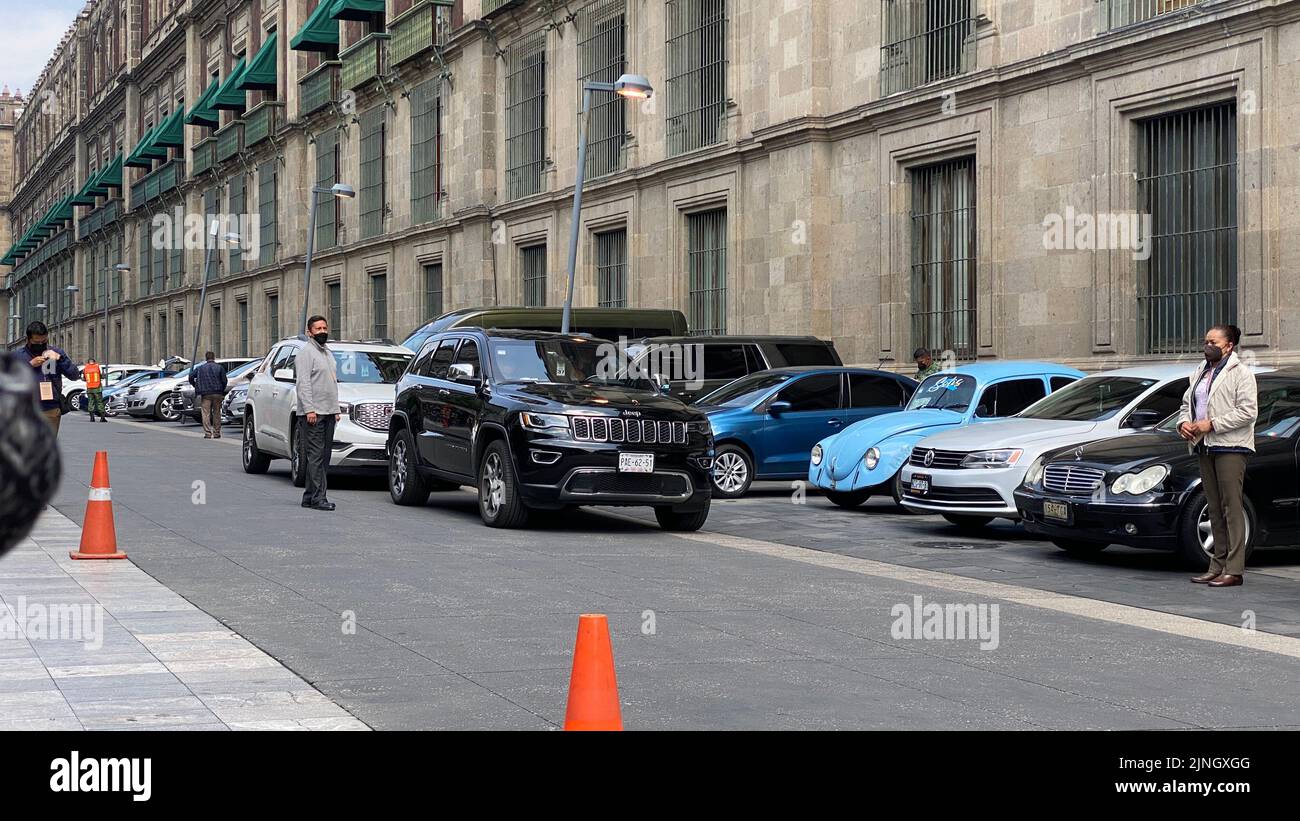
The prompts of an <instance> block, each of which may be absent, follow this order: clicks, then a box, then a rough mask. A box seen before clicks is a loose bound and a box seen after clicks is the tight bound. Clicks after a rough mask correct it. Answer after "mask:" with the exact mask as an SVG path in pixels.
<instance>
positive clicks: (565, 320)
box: [560, 74, 655, 334]
mask: <svg viewBox="0 0 1300 821" xmlns="http://www.w3.org/2000/svg"><path fill="white" fill-rule="evenodd" d="M596 91H600V92H603V93H605V94H617V95H618V96H620V97H623V98H624V99H630V100H648V99H650V97H651V96H652V95H653V94H654V91H655V90H654V87H653V86H651V85H650V81H649V80H648V79H646V78H645V77H643V76H642V75H640V74H624V75H623V76H621V77H619V78H618V80H617V81H615V82H612V83H583V84H582V110H581V111H579V112H578V116H579V117H581V118H582V123H581V124H580V125H579V126H578V180H577V182H576V183H574V186H573V224H572V225H570V226H569V290H568V293H567V294H566V295H565V297H564V314H563V316H562V317H561V319H560V333H562V334H567V333H568V332H569V318H570V316H571V315H572V314H573V280H574V277H575V276H576V275H577V270H578V226H579V223H580V219H579V218H580V217H581V216H582V184H583V182H584V181H585V180H586V177H587V124H588V122H590V120H591V111H590V110H591V95H592V92H596Z"/></svg>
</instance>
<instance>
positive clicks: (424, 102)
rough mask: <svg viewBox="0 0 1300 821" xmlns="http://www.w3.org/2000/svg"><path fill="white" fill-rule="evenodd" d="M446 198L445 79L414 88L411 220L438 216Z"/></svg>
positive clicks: (427, 219)
mask: <svg viewBox="0 0 1300 821" xmlns="http://www.w3.org/2000/svg"><path fill="white" fill-rule="evenodd" d="M441 201H442V78H440V77H439V78H435V79H433V80H429V81H427V82H424V83H421V84H420V85H418V86H416V87H415V88H414V89H413V90H412V91H411V221H412V222H413V223H416V224H419V223H425V222H433V221H434V220H436V219H438V216H439V215H438V204H439V203H440V202H441Z"/></svg>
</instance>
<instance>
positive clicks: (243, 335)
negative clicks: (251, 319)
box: [235, 299, 248, 356]
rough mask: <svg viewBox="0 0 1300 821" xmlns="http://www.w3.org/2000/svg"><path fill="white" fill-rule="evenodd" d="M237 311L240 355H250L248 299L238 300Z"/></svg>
mask: <svg viewBox="0 0 1300 821" xmlns="http://www.w3.org/2000/svg"><path fill="white" fill-rule="evenodd" d="M235 311H236V313H237V315H238V316H239V356H248V300H246V299H241V300H239V301H238V302H236V303H235Z"/></svg>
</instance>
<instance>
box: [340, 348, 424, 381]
mask: <svg viewBox="0 0 1300 821" xmlns="http://www.w3.org/2000/svg"><path fill="white" fill-rule="evenodd" d="M412 356H413V355H412V354H409V353H387V352H378V351H334V363H335V364H336V365H337V366H338V367H337V368H336V369H335V370H336V371H337V373H338V378H339V381H340V382H351V383H355V384H362V385H394V384H396V383H397V380H398V379H400V378H401V377H402V374H403V373H405V371H406V363H408V362H410V361H411V359H412Z"/></svg>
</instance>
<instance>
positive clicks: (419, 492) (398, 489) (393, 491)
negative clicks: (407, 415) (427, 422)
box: [388, 428, 429, 507]
mask: <svg viewBox="0 0 1300 821" xmlns="http://www.w3.org/2000/svg"><path fill="white" fill-rule="evenodd" d="M388 495H389V496H391V497H393V504H398V505H403V506H407V507H416V506H419V505H423V504H425V503H427V502H428V501H429V486H428V485H427V484H426V483H425V481H424V477H423V476H421V475H420V471H419V470H418V469H417V468H416V466H415V444H414V443H413V442H412V441H411V432H410V431H409V430H406V429H405V428H403V429H402V430H400V431H398V432H397V436H396V437H394V438H393V444H392V446H391V447H390V448H389V449H388Z"/></svg>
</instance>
